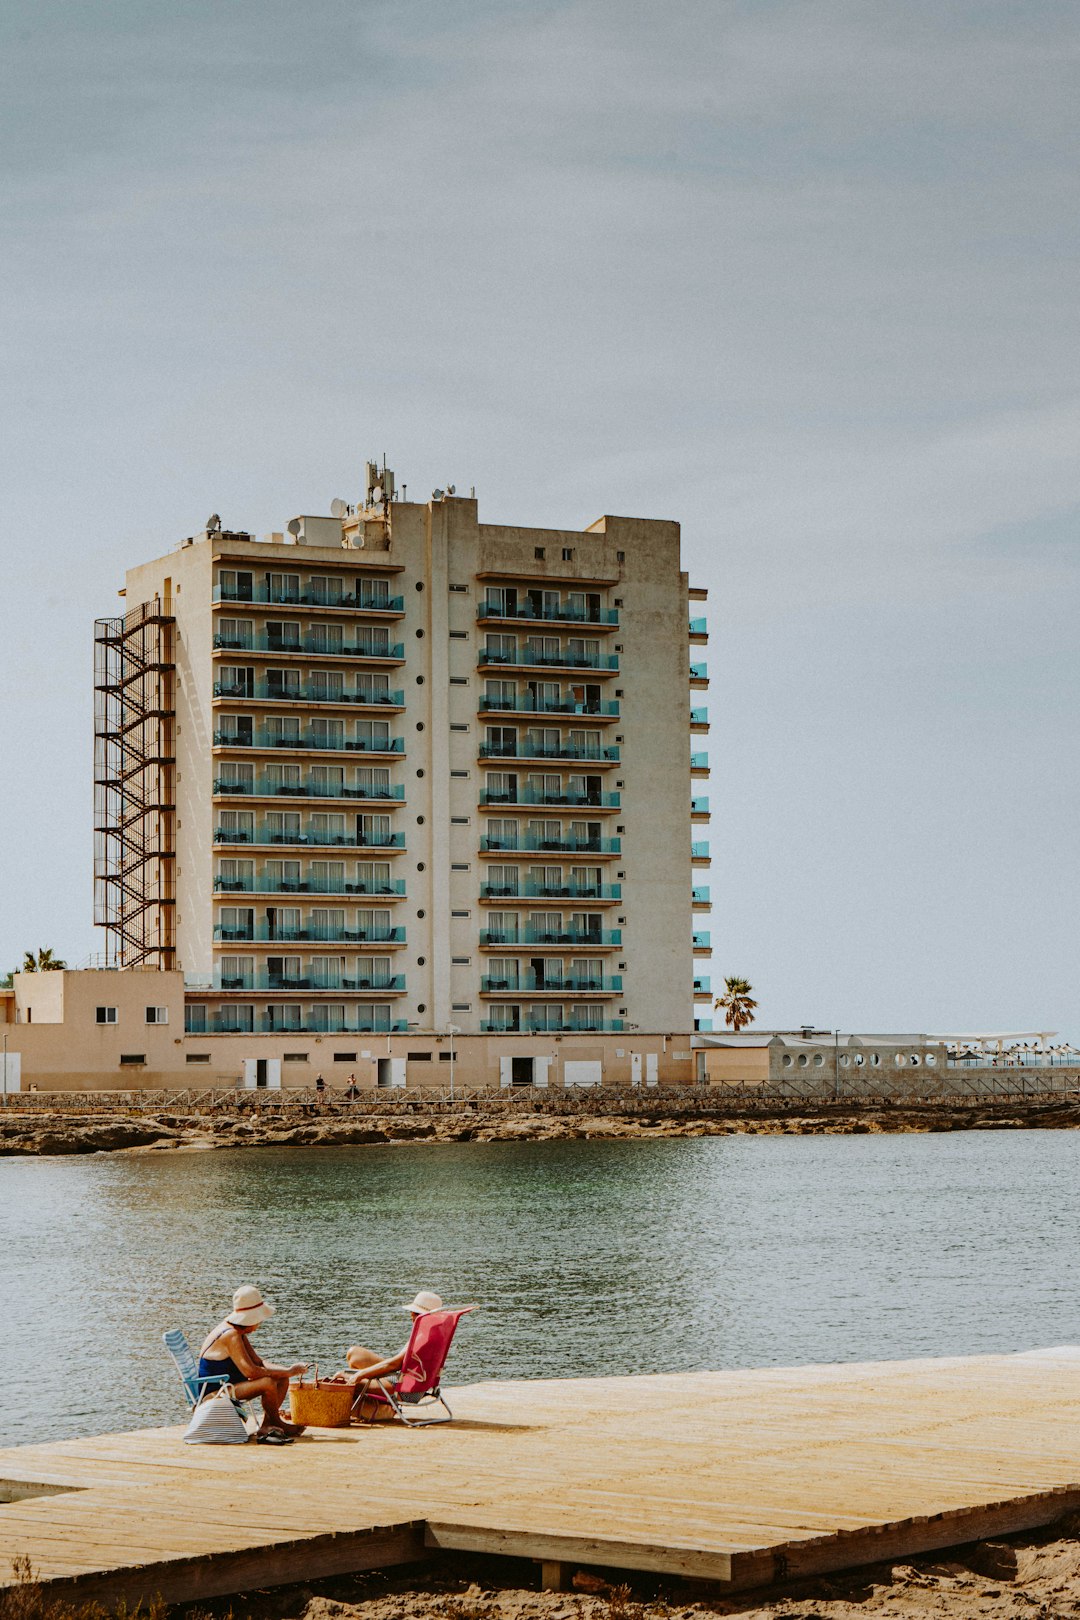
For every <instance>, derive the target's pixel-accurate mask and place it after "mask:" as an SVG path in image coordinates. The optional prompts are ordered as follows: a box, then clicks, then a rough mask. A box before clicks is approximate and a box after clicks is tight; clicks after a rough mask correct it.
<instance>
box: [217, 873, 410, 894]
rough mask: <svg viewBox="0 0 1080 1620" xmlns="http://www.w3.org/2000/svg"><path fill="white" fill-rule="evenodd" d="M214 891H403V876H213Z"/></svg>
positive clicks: (315, 892)
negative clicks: (365, 879) (371, 879)
mask: <svg viewBox="0 0 1080 1620" xmlns="http://www.w3.org/2000/svg"><path fill="white" fill-rule="evenodd" d="M214 892H215V894H364V895H372V896H374V897H378V896H380V895H403V894H404V893H405V879H404V878H398V879H397V880H396V881H394V882H390V883H358V882H356V881H355V880H354V879H352V878H349V879H346V878H340V879H338V878H311V877H308V878H279V877H269V876H266V875H262V876H259V877H241V878H224V877H216V878H215V879H214Z"/></svg>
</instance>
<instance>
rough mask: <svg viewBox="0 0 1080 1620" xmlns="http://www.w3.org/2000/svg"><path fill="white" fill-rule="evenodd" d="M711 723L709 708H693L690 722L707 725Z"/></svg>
mask: <svg viewBox="0 0 1080 1620" xmlns="http://www.w3.org/2000/svg"><path fill="white" fill-rule="evenodd" d="M708 723H709V711H708V709H691V710H690V724H691V725H692V726H707V725H708Z"/></svg>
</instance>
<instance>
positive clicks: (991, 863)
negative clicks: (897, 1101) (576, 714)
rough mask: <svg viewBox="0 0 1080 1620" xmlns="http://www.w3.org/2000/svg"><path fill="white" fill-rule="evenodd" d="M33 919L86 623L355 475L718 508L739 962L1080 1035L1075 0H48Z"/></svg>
mask: <svg viewBox="0 0 1080 1620" xmlns="http://www.w3.org/2000/svg"><path fill="white" fill-rule="evenodd" d="M0 28H2V30H3V33H2V36H0V63H2V67H0V76H2V77H0V82H2V85H3V91H2V94H0V183H2V186H3V194H4V197H5V206H4V215H5V218H6V231H5V237H6V252H5V254H4V263H3V269H2V278H3V279H2V283H0V287H2V291H0V307H2V320H3V334H2V335H3V345H4V354H5V362H4V375H5V380H6V386H4V387H3V389H2V391H0V412H2V420H0V477H2V483H0V488H2V489H3V492H4V512H3V517H2V526H0V547H2V550H0V557H2V561H3V573H2V578H3V591H2V594H0V611H2V615H3V625H2V644H0V645H2V652H0V660H2V666H3V670H4V693H5V699H6V701H5V702H4V703H3V705H2V707H0V851H2V852H3V853H2V859H0V969H3V968H6V967H7V966H8V965H12V966H13V965H15V964H16V962H17V961H18V960H19V958H20V957H21V954H22V952H23V950H24V949H26V948H29V947H37V946H39V945H47V946H51V947H53V948H54V949H55V950H56V951H57V952H58V953H59V954H61V955H62V956H64V957H65V958H66V959H67V960H68V961H69V962H70V963H72V964H74V965H78V964H80V963H81V962H83V961H85V959H86V958H87V957H88V956H89V955H90V953H92V952H94V951H97V950H100V949H101V948H102V940H101V938H100V937H98V936H96V934H95V930H94V928H93V926H92V883H91V872H92V835H91V823H92V790H91V780H92V730H93V726H92V692H91V670H92V620H93V618H94V617H95V615H101V614H109V613H111V612H115V611H116V610H117V605H118V604H117V597H116V594H115V593H116V589H117V587H118V586H119V585H121V584H122V583H123V575H124V570H125V569H126V568H127V567H129V566H131V565H133V564H135V563H137V562H139V561H141V560H144V559H145V558H147V557H149V556H154V555H159V554H160V553H162V552H164V551H167V550H168V549H170V548H171V547H172V546H173V545H174V544H175V543H176V542H178V541H179V540H180V539H182V538H183V537H184V536H186V535H188V534H191V533H192V532H194V531H196V530H198V529H200V528H201V527H202V526H203V524H204V522H205V519H206V517H207V515H208V514H209V513H210V512H212V511H213V512H220V513H221V514H222V516H223V519H224V521H225V524H226V526H231V527H234V528H240V529H247V530H251V531H253V532H255V533H264V532H267V531H269V530H270V529H280V528H282V527H283V525H284V523H285V522H286V521H287V520H288V518H289V517H291V516H293V515H294V514H296V513H298V512H307V511H316V512H318V511H325V510H327V508H328V505H329V502H330V500H331V498H333V497H334V496H342V497H344V498H346V499H355V498H356V496H357V494H358V493H359V492H360V488H361V479H362V472H363V463H364V461H365V460H366V459H367V458H368V457H371V456H375V455H381V454H382V453H383V452H384V451H385V453H386V455H387V457H388V460H389V464H390V465H391V466H392V467H394V468H395V469H396V471H397V474H398V478H399V480H401V479H404V480H405V482H406V483H407V485H408V489H409V496H410V498H411V499H416V498H421V499H422V498H426V496H427V494H428V493H429V492H430V490H431V489H432V488H434V487H435V486H437V485H445V484H446V483H448V482H452V483H454V484H456V486H457V487H458V489H459V490H461V489H467V488H468V487H469V486H470V485H475V486H476V490H477V495H478V498H479V502H480V516H481V520H482V521H488V522H496V523H501V522H510V523H523V524H536V525H542V526H559V527H580V526H583V525H585V524H587V523H589V522H591V521H592V520H593V519H594V518H595V517H597V516H598V515H600V514H601V513H603V512H616V513H630V514H634V515H641V516H649V517H665V518H677V519H678V520H679V521H680V522H681V524H682V533H683V546H684V555H685V559H686V567H687V568H688V570H689V572H690V575H691V579H692V582H693V583H695V584H700V585H705V586H707V587H708V588H709V592H710V604H709V619H710V637H711V640H710V647H709V653H708V657H709V664H710V674H711V683H712V684H711V690H710V693H709V697H708V705H709V709H710V715H711V721H712V732H711V739H710V751H711V756H712V765H713V775H712V780H711V783H710V797H711V803H712V811H713V822H712V828H711V843H712V849H713V856H714V865H713V870H712V880H711V881H712V892H713V900H714V909H713V913H712V917H711V924H710V925H711V933H712V940H713V946H714V952H713V958H712V962H711V972H712V976H713V980H714V984H716V983H717V982H718V981H719V980H720V979H722V977H723V976H724V975H725V974H727V973H738V974H741V975H744V976H745V977H747V978H749V979H750V980H751V982H752V983H753V985H754V987H755V991H756V993H757V997H758V1000H759V1003H760V1007H759V1013H758V1019H759V1022H760V1023H762V1024H764V1025H767V1026H770V1027H772V1026H779V1027H784V1026H791V1025H798V1024H801V1023H809V1022H814V1023H816V1024H818V1025H820V1026H823V1027H828V1028H840V1029H842V1030H870V1031H874V1030H877V1031H927V1032H931V1033H934V1032H951V1031H969V1030H979V1029H1043V1028H1045V1029H1055V1030H1059V1031H1060V1032H1062V1034H1064V1035H1067V1036H1069V1037H1070V1038H1073V1039H1076V1040H1078V1041H1080V1016H1078V1012H1077V995H1078V991H1077V984H1078V979H1077V948H1076V940H1077V937H1078V933H1080V893H1078V879H1077V872H1078V864H1080V863H1078V860H1077V842H1078V839H1077V819H1078V818H1077V808H1078V804H1080V767H1078V756H1080V750H1078V747H1077V743H1078V714H1080V659H1078V655H1077V639H1078V638H1077V629H1078V618H1080V615H1078V608H1080V589H1078V587H1080V548H1078V545H1077V534H1078V525H1077V510H1078V505H1080V457H1078V456H1077V445H1078V437H1080V383H1078V381H1077V379H1078V377H1080V365H1078V358H1080V356H1078V352H1077V351H1078V347H1080V344H1078V329H1077V290H1078V288H1077V263H1078V257H1077V250H1078V246H1080V243H1078V236H1080V197H1078V195H1077V192H1078V189H1080V187H1078V179H1077V175H1078V165H1077V155H1078V154H1077V124H1076V105H1077V89H1078V85H1077V79H1078V73H1077V69H1078V63H1080V12H1078V11H1077V8H1076V6H1075V5H1074V4H1072V3H1057V0H1011V3H1002V0H979V3H978V4H975V3H967V0H952V3H950V4H949V5H947V6H943V5H941V4H940V0H931V3H925V0H904V4H903V5H900V6H898V5H896V4H895V0H858V3H844V0H666V3H664V4H659V3H650V4H641V3H636V0H529V3H523V0H517V3H511V0H486V3H485V0H392V3H384V0H350V3H344V0H307V3H306V4H305V5H304V6H302V7H300V6H297V5H295V4H294V3H291V0H290V3H289V4H284V3H282V0H224V3H223V0H212V3H211V0H176V3H175V4H173V5H171V6H168V7H165V6H161V5H160V4H158V3H157V0H109V3H102V0H99V3H98V4H96V5H84V6H72V5H70V4H69V3H65V4H62V5H61V4H59V3H58V0H10V3H9V5H8V6H7V7H6V8H4V16H3V22H2V24H0Z"/></svg>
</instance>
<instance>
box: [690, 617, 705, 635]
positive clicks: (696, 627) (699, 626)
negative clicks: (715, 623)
mask: <svg viewBox="0 0 1080 1620" xmlns="http://www.w3.org/2000/svg"><path fill="white" fill-rule="evenodd" d="M708 633H709V621H708V619H691V620H690V634H691V635H692V636H707V635H708Z"/></svg>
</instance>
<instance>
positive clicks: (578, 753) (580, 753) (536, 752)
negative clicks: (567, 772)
mask: <svg viewBox="0 0 1080 1620" xmlns="http://www.w3.org/2000/svg"><path fill="white" fill-rule="evenodd" d="M479 753H480V758H481V759H572V760H578V759H580V760H587V761H591V762H592V763H593V764H594V765H617V764H618V763H619V758H620V753H619V749H618V747H613V748H571V747H566V748H563V747H559V748H549V747H547V746H545V745H543V744H540V743H537V744H535V745H531V744H530V743H529V739H528V738H527V737H520V736H519V737H518V738H517V739H516V740H515V741H514V742H512V743H481V744H480V749H479Z"/></svg>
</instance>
